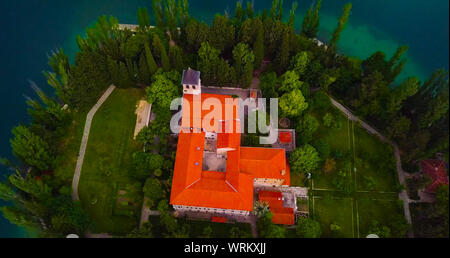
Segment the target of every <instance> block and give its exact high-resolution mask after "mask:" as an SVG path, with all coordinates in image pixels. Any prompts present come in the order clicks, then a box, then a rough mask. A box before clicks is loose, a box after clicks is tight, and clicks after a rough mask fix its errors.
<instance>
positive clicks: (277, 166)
mask: <svg viewBox="0 0 450 258" xmlns="http://www.w3.org/2000/svg"><path fill="white" fill-rule="evenodd" d="M240 169H241V172H243V173H246V174H249V175H252V176H253V177H255V178H276V179H283V180H284V182H283V185H290V173H289V166H288V165H287V162H286V154H285V150H284V149H274V148H253V147H241V163H240ZM283 171H284V172H283ZM283 173H284V174H283Z"/></svg>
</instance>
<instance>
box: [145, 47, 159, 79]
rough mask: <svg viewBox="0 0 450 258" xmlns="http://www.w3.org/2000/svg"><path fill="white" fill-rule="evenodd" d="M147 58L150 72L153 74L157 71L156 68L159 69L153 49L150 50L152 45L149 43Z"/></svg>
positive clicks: (146, 49)
mask: <svg viewBox="0 0 450 258" xmlns="http://www.w3.org/2000/svg"><path fill="white" fill-rule="evenodd" d="M144 48H145V58H146V60H147V65H148V69H149V72H150V75H153V74H155V73H156V70H158V66H157V65H156V62H155V59H154V58H153V54H152V51H150V46H149V45H148V44H145V46H144Z"/></svg>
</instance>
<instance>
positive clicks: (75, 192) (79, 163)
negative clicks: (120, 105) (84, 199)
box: [72, 85, 116, 200]
mask: <svg viewBox="0 0 450 258" xmlns="http://www.w3.org/2000/svg"><path fill="white" fill-rule="evenodd" d="M115 88H116V86H114V85H111V86H109V88H108V89H107V90H106V91H105V93H103V95H102V96H101V97H100V99H99V100H98V101H97V103H96V104H95V105H94V106H93V107H92V109H91V110H90V111H89V113H88V114H87V117H86V124H85V125H84V131H83V137H82V139H81V145H80V152H79V154H78V159H77V166H76V167H75V173H74V175H73V180H72V198H73V199H74V200H79V199H80V197H79V196H78V183H79V182H80V176H81V168H82V167H83V160H84V154H85V152H86V147H87V142H88V138H89V131H90V130H91V124H92V119H93V118H94V115H95V113H96V112H97V110H98V109H99V108H100V107H101V106H102V104H103V103H104V102H105V100H106V99H108V97H109V95H111V93H112V92H113V91H114V89H115Z"/></svg>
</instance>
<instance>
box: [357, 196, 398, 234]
mask: <svg viewBox="0 0 450 258" xmlns="http://www.w3.org/2000/svg"><path fill="white" fill-rule="evenodd" d="M357 206H358V223H359V235H360V237H362V238H364V237H366V236H367V235H368V234H371V233H373V232H370V227H371V223H372V221H374V220H376V221H378V222H379V223H380V224H381V225H386V224H388V223H389V222H390V221H391V220H392V217H393V216H394V215H398V214H401V215H403V210H402V209H401V207H399V205H398V201H397V200H373V199H372V200H370V199H359V200H357Z"/></svg>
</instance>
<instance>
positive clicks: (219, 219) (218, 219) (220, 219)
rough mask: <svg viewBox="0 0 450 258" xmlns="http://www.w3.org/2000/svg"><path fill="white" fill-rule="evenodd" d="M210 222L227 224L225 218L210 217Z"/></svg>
mask: <svg viewBox="0 0 450 258" xmlns="http://www.w3.org/2000/svg"><path fill="white" fill-rule="evenodd" d="M211 221H212V222H219V223H225V222H227V218H224V217H212V218H211Z"/></svg>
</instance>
